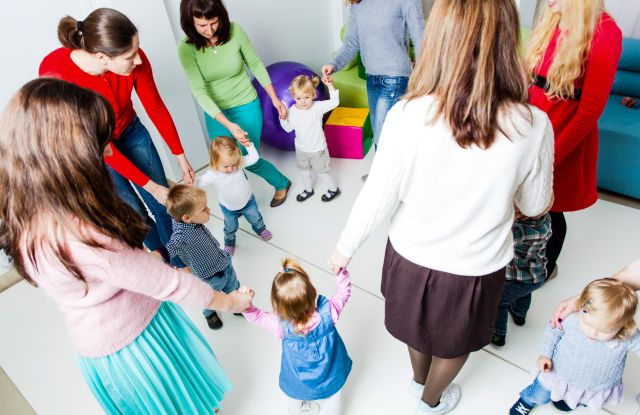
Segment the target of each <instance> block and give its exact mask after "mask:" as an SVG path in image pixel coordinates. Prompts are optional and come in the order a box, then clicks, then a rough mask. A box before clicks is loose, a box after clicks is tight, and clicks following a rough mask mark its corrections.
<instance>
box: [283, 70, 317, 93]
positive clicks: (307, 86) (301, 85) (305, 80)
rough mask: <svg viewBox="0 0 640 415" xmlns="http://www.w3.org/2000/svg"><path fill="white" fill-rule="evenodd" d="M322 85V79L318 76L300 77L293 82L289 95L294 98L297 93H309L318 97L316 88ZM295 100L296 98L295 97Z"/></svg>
mask: <svg viewBox="0 0 640 415" xmlns="http://www.w3.org/2000/svg"><path fill="white" fill-rule="evenodd" d="M318 85H320V78H318V77H317V76H314V77H310V76H308V75H298V76H296V77H295V78H293V79H292V80H291V85H289V93H290V94H291V96H292V97H294V93H295V92H296V91H302V92H309V93H311V94H312V95H313V98H315V97H316V88H317V87H318ZM294 98H295V97H294Z"/></svg>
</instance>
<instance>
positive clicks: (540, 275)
mask: <svg viewBox="0 0 640 415" xmlns="http://www.w3.org/2000/svg"><path fill="white" fill-rule="evenodd" d="M511 232H512V233H513V246H514V257H513V260H512V261H511V262H510V263H509V265H507V281H514V280H515V281H521V282H529V283H531V284H536V283H538V282H540V281H544V279H545V278H546V277H547V242H548V241H549V238H551V216H549V214H548V213H547V214H546V215H544V216H542V217H541V218H538V219H535V218H526V219H518V220H516V221H515V222H514V223H513V226H512V227H511Z"/></svg>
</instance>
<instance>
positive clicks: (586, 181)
mask: <svg viewBox="0 0 640 415" xmlns="http://www.w3.org/2000/svg"><path fill="white" fill-rule="evenodd" d="M621 51H622V34H621V32H620V29H619V28H618V26H617V25H616V22H615V21H614V20H613V19H612V18H611V16H609V15H608V14H607V13H606V12H605V10H604V4H603V1H602V0H548V7H547V9H546V10H545V12H544V15H543V16H542V19H541V20H540V22H539V23H538V25H537V26H536V28H535V29H534V31H533V33H532V34H531V38H530V40H529V43H528V45H527V51H526V55H525V56H526V62H525V63H526V66H527V70H528V72H529V73H530V74H532V77H533V81H532V85H531V87H530V88H529V102H530V103H531V104H533V105H535V106H537V107H538V108H540V109H542V110H543V111H545V112H546V113H547V115H548V116H549V119H550V120H551V123H552V124H553V130H554V134H555V156H554V157H555V162H554V180H553V190H554V194H555V202H554V204H553V207H552V208H551V212H550V213H551V219H552V225H551V228H552V231H553V234H552V236H551V240H550V241H549V243H548V245H547V258H548V263H547V275H549V276H551V275H552V273H553V272H554V270H555V269H556V261H557V259H558V256H559V255H560V251H561V250H562V244H563V242H564V238H565V235H566V233H567V224H566V221H565V218H564V213H563V212H572V211H576V210H581V209H585V208H587V207H589V206H591V205H593V204H594V203H595V202H596V200H597V199H598V193H597V191H596V162H597V158H598V118H600V115H601V114H602V111H603V110H604V107H605V105H606V103H607V99H608V97H609V92H610V91H611V85H612V84H613V78H614V75H615V72H616V68H617V66H618V59H619V58H620V53H621ZM556 272H557V271H556Z"/></svg>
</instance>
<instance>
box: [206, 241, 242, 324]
mask: <svg viewBox="0 0 640 415" xmlns="http://www.w3.org/2000/svg"><path fill="white" fill-rule="evenodd" d="M225 255H226V256H227V257H228V258H229V265H227V267H226V268H225V269H224V271H222V273H221V274H220V273H219V274H216V275H214V276H213V277H211V278H208V279H205V280H204V282H206V283H207V284H209V285H210V286H211V288H213V289H214V290H216V291H222V292H223V293H225V294H229V293H230V292H233V291H235V290H237V289H238V288H240V281H238V277H237V276H236V270H234V269H233V265H232V264H231V256H230V255H228V254H227V253H226V252H225ZM213 313H214V311H213V310H208V309H205V310H202V314H204V316H205V317H209V316H210V315H212V314H213Z"/></svg>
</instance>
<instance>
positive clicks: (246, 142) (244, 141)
mask: <svg viewBox="0 0 640 415" xmlns="http://www.w3.org/2000/svg"><path fill="white" fill-rule="evenodd" d="M238 142H239V143H240V144H242V145H243V146H244V147H249V146H251V140H249V139H248V138H247V137H245V138H241V139H239V140H238Z"/></svg>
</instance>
